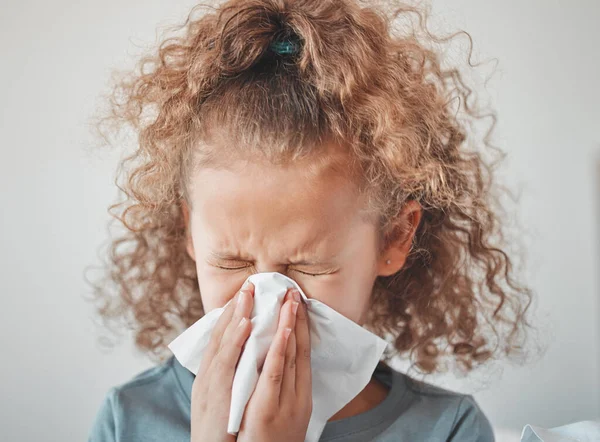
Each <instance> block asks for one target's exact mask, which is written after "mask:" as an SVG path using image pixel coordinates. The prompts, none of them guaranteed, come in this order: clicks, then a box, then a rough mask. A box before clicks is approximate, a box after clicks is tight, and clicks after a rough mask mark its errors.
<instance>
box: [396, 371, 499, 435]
mask: <svg viewBox="0 0 600 442" xmlns="http://www.w3.org/2000/svg"><path fill="white" fill-rule="evenodd" d="M394 377H395V380H394V382H398V383H401V384H403V385H404V387H405V388H404V398H403V400H402V406H401V409H402V411H401V414H400V416H399V418H398V421H397V424H398V427H399V426H402V427H405V426H406V425H407V422H409V421H410V422H411V424H408V425H410V427H411V428H414V430H415V432H414V433H412V434H411V436H412V437H415V438H416V439H418V440H428V441H429V440H430V441H438V440H444V441H449V442H450V441H464V442H494V440H495V439H494V432H493V428H492V425H491V423H490V421H489V419H488V417H487V416H486V415H485V413H484V412H483V410H482V409H481V407H480V406H479V404H478V403H477V401H476V400H475V398H474V397H473V395H470V394H463V393H459V392H456V391H452V390H449V389H446V388H442V387H439V386H437V385H433V384H431V383H428V382H424V381H419V380H416V379H414V378H412V377H410V376H408V375H406V374H404V373H401V372H399V371H396V370H394ZM423 429H426V430H424V431H425V432H428V433H427V434H422V433H419V432H420V431H423Z"/></svg>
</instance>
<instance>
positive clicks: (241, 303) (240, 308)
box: [236, 292, 247, 311]
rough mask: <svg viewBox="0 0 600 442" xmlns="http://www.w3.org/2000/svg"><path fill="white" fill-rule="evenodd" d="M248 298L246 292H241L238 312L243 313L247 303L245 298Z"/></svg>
mask: <svg viewBox="0 0 600 442" xmlns="http://www.w3.org/2000/svg"><path fill="white" fill-rule="evenodd" d="M246 296H247V294H246V292H239V293H238V300H237V306H236V308H237V310H238V311H241V310H242V309H243V303H244V302H245V299H244V298H245V297H246Z"/></svg>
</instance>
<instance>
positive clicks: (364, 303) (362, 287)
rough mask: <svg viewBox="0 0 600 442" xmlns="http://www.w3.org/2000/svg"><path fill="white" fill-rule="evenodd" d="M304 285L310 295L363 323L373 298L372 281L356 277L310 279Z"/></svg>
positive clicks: (347, 316)
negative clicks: (322, 279) (323, 279)
mask: <svg viewBox="0 0 600 442" xmlns="http://www.w3.org/2000/svg"><path fill="white" fill-rule="evenodd" d="M304 286H306V289H305V287H304ZM304 286H302V290H304V291H305V293H306V295H307V296H308V297H310V298H313V299H316V300H317V301H320V302H322V303H323V304H326V305H327V306H329V307H331V308H332V309H334V310H335V311H337V312H338V313H340V314H342V315H344V316H345V317H346V318H348V319H350V320H352V321H354V322H356V323H357V324H360V325H362V319H363V317H364V315H365V313H366V310H367V308H368V306H369V300H370V298H371V291H372V288H373V284H372V282H370V281H369V280H366V281H361V280H357V279H356V278H346V279H343V280H336V281H333V280H332V281H329V282H325V281H323V282H318V281H314V282H312V281H310V280H309V281H308V282H307V283H306V284H305V285H304Z"/></svg>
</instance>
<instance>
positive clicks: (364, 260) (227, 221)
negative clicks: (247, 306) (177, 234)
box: [184, 161, 403, 325]
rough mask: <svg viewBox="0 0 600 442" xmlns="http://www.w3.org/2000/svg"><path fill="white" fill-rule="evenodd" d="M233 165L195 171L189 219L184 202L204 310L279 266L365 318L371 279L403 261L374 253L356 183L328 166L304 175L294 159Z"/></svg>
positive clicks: (313, 292)
mask: <svg viewBox="0 0 600 442" xmlns="http://www.w3.org/2000/svg"><path fill="white" fill-rule="evenodd" d="M231 169H232V170H231V171H230V170H217V169H208V168H204V169H202V170H200V171H197V172H196V173H195V175H194V176H193V177H192V179H191V183H190V193H191V196H190V198H191V199H192V208H193V209H192V212H191V213H190V214H189V218H188V216H187V206H186V207H184V214H186V220H187V221H188V222H189V225H190V232H191V238H190V239H189V240H188V244H187V249H188V253H189V254H190V256H191V257H192V258H193V259H194V260H195V261H196V268H197V273H198V282H199V286H200V293H201V296H202V302H203V305H204V308H205V311H207V312H208V311H210V310H212V309H214V308H217V307H222V306H223V305H224V304H225V303H226V302H227V301H228V300H229V299H231V298H232V297H233V296H234V295H235V293H236V291H237V290H239V289H240V286H241V285H242V283H243V282H244V281H245V280H246V278H247V277H248V276H250V275H251V274H253V273H259V272H280V273H283V274H285V275H287V276H289V277H290V278H292V279H293V280H295V281H296V282H297V283H298V284H299V285H300V286H301V287H302V290H303V291H304V292H305V293H306V295H307V296H308V297H309V298H314V299H317V300H319V301H321V302H323V303H325V304H327V305H328V306H330V307H331V308H333V309H335V310H337V311H338V312H340V313H341V314H343V315H344V316H346V317H348V318H349V319H351V320H353V321H355V322H357V323H359V324H361V325H362V324H363V323H364V319H365V313H366V311H367V308H368V303H369V299H370V295H371V290H372V287H373V283H374V281H375V278H376V277H377V275H378V274H382V275H388V274H392V273H394V272H395V271H397V270H398V269H399V267H398V265H400V267H401V265H402V264H403V261H402V263H400V262H399V261H398V260H396V263H394V264H392V265H388V264H386V263H385V260H386V259H387V258H389V257H390V256H395V257H398V255H393V253H392V255H386V256H382V257H377V256H376V228H375V225H373V224H371V223H367V222H364V221H361V220H360V218H359V210H360V209H361V208H362V205H363V204H364V201H363V200H362V199H359V198H357V195H356V193H355V189H354V185H353V184H351V183H350V182H348V181H347V180H345V179H343V178H341V177H340V176H337V175H336V174H334V173H333V172H331V171H329V172H327V171H322V172H319V173H317V174H316V175H314V176H312V177H307V173H306V172H305V169H304V168H303V167H302V164H299V163H296V164H295V165H293V166H288V167H285V168H284V167H276V166H267V165H266V164H260V163H258V162H257V163H252V162H244V161H238V162H234V163H232V164H231ZM396 252H397V251H396ZM301 261H306V262H304V263H302V262H301ZM227 268H229V269H231V270H228V269H227ZM324 273H329V274H324ZM310 274H317V276H311V275H310ZM318 274H321V275H318Z"/></svg>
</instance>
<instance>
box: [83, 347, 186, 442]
mask: <svg viewBox="0 0 600 442" xmlns="http://www.w3.org/2000/svg"><path fill="white" fill-rule="evenodd" d="M172 364H173V361H172V358H170V359H168V360H166V361H165V362H162V363H161V364H159V365H156V366H154V367H152V368H149V369H147V370H144V371H142V372H140V373H138V374H136V375H135V376H133V377H132V378H131V379H129V380H128V381H126V382H123V383H121V384H119V385H115V386H113V387H111V388H110V389H109V390H108V392H107V393H106V395H105V396H104V399H103V401H102V403H101V405H100V408H99V411H98V413H97V414H96V417H95V420H94V423H93V425H92V428H91V431H90V433H89V437H88V441H89V442H100V441H102V442H109V441H111V442H112V441H116V440H119V439H120V438H119V436H118V433H119V432H120V431H123V429H125V428H128V427H129V428H131V427H138V426H141V425H142V424H143V423H144V421H146V420H148V418H149V417H151V416H153V415H156V414H157V411H158V410H159V409H160V408H161V407H165V406H167V407H169V406H172V402H173V399H172V397H173V395H174V388H173V384H174V382H175V379H174V376H173V375H172V373H171V371H172Z"/></svg>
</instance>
